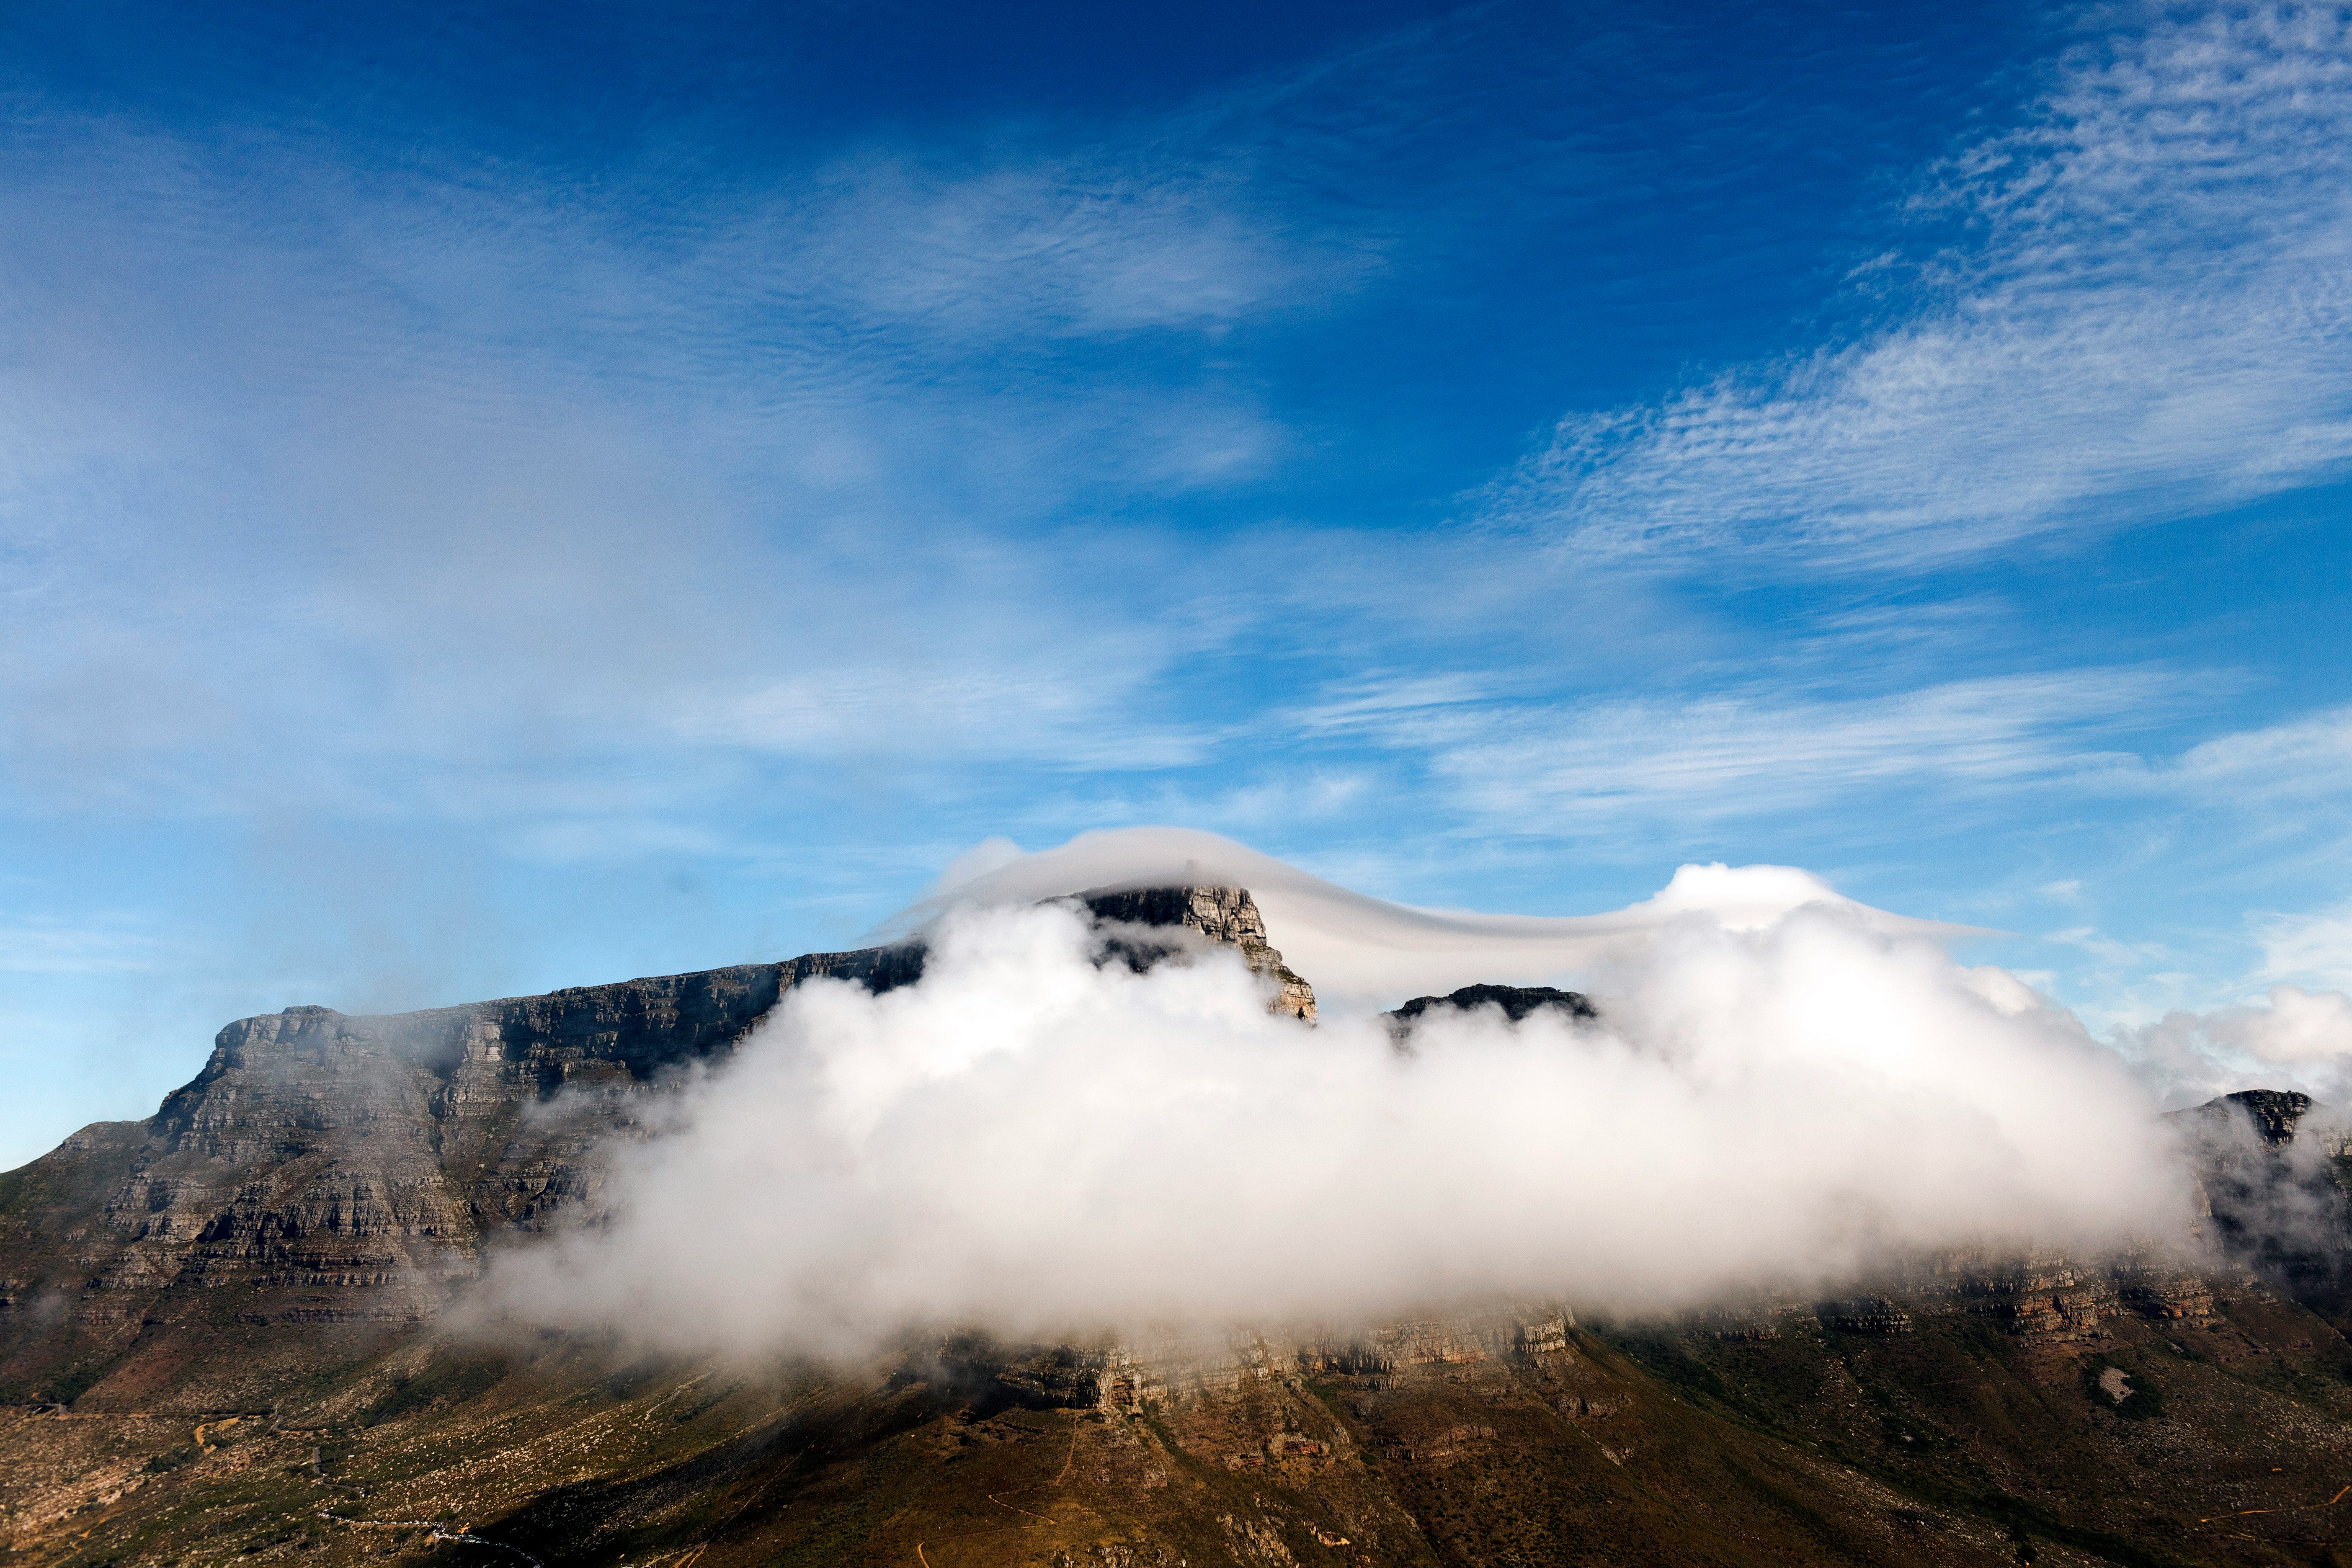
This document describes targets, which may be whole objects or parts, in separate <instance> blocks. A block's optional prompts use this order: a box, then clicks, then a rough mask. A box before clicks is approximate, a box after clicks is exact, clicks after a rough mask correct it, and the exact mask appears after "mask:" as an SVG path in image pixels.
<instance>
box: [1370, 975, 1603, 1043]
mask: <svg viewBox="0 0 2352 1568" xmlns="http://www.w3.org/2000/svg"><path fill="white" fill-rule="evenodd" d="M1433 1007H1452V1008H1454V1009H1456V1010H1458V1011H1461V1012H1464V1013H1468V1012H1474V1011H1475V1010H1476V1009H1478V1008H1480V1007H1500V1008H1501V1009H1502V1010H1503V1016H1505V1017H1506V1018H1508V1019H1509V1020H1510V1021H1511V1022H1512V1023H1514V1024H1517V1023H1519V1022H1521V1021H1523V1020H1525V1019H1526V1018H1527V1017H1528V1016H1529V1015H1531V1014H1533V1013H1535V1012H1536V1011H1537V1010H1538V1009H1539V1008H1544V1007H1553V1008H1557V1009H1559V1011H1560V1012H1561V1013H1563V1014H1565V1015H1566V1016H1569V1017H1570V1018H1597V1017H1599V1016H1601V1014H1600V1011H1599V1009H1597V1008H1595V1007H1594V1006H1593V1005H1592V1001H1591V998H1590V997H1588V996H1586V995H1585V994H1583V993H1582V992H1579V991H1561V990H1558V989H1556V988H1554V987H1552V986H1549V985H1465V986H1464V987H1462V989H1460V990H1459V991H1455V992H1453V993H1451V994H1447V995H1444V996H1416V997H1414V998H1413V999H1412V1001H1410V1002H1407V1003H1406V1004H1405V1005H1402V1007H1396V1008H1392V1009H1391V1010H1390V1011H1389V1012H1386V1013H1383V1014H1381V1016H1382V1017H1384V1018H1386V1019H1387V1020H1388V1021H1389V1032H1390V1033H1391V1034H1393V1035H1396V1036H1399V1037H1402V1036H1404V1035H1407V1034H1410V1033H1411V1032H1412V1026H1413V1025H1415V1024H1416V1023H1418V1022H1420V1021H1421V1019H1422V1018H1423V1016H1426V1015H1427V1014H1428V1012H1429V1010H1430V1009H1431V1008H1433Z"/></svg>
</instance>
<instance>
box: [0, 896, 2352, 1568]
mask: <svg viewBox="0 0 2352 1568" xmlns="http://www.w3.org/2000/svg"><path fill="white" fill-rule="evenodd" d="M1079 897H1080V899H1081V900H1082V901H1083V902H1084V903H1085V904H1086V905H1087V908H1088V910H1089V911H1090V913H1091V914H1092V915H1093V916H1094V917H1095V918H1096V919H1097V921H1099V922H1101V924H1102V929H1103V931H1105V932H1106V933H1107V937H1108V941H1107V942H1106V945H1105V954H1106V961H1107V962H1122V961H1123V962H1125V963H1129V964H1131V965H1133V966H1135V967H1138V968H1141V967H1148V966H1149V965H1150V964H1153V963H1164V962H1169V961H1170V960H1171V959H1172V958H1176V957H1178V955H1180V954H1181V953H1183V952H1188V951H1192V950H1195V949H1197V948H1198V947H1200V946H1201V945H1202V944H1212V943H1213V944H1222V945H1224V946H1229V947H1232V948H1234V949H1236V950H1238V951H1239V952H1240V953H1241V955H1242V957H1243V959H1244V962H1245V963H1247V964H1248V965H1249V967H1250V968H1251V969H1252V970H1253V972H1255V973H1257V974H1258V975H1259V976H1260V979H1261V982H1262V984H1263V985H1264V987H1265V994H1266V998H1267V1005H1268V1006H1269V1008H1270V1009H1271V1010H1273V1011H1276V1012H1277V1013H1280V1014H1282V1015H1284V1016H1288V1017H1290V1018H1293V1019H1295V1020H1297V1022H1298V1024H1299V1026H1301V1027H1306V1026H1310V1025H1311V1024H1312V1022H1313V1019H1314V995H1313V991H1312V988H1311V987H1310V986H1309V985H1308V984H1307V982H1306V981H1305V980H1304V979H1302V978H1301V977H1299V976H1298V975H1297V974H1296V973H1292V972H1291V971H1290V970H1289V969H1288V968H1287V967H1286V965H1285V964H1284V963H1283V960H1282V957H1281V954H1280V953H1279V952H1277V951H1276V949H1275V948H1274V947H1273V946H1272V945H1271V942H1270V941H1269V939H1268V933H1267V931H1266V929H1265V921H1264V920H1263V918H1262V916H1261V915H1260V913H1259V911H1258V909H1257V906H1256V904H1255V900H1253V899H1252V898H1251V896H1250V895H1249V893H1248V892H1247V891H1245V890H1244V889H1220V888H1163V889H1137V890H1120V891H1097V892H1092V893H1088V894H1084V895H1079ZM924 962H925V952H924V949H923V948H922V946H921V945H920V944H919V942H908V943H904V944H900V945H897V946H891V947H885V948H877V949H868V950H865V951H862V952H848V953H824V954H813V955H809V956H806V957H803V958H798V959H793V960H790V961H788V962H784V963H772V964H753V965H744V966H740V967H737V968H731V969H722V970H714V971H709V972H707V973H698V974H688V975H673V976H667V977H661V978H656V979H646V980H636V981H629V982H625V983H622V984H614V985H602V986H592V987H584V988H579V989H574V990H567V991H560V992H556V993H553V994H549V995H546V996H536V997H519V998H509V999H505V1000H501V1001H495V1002H485V1003H477V1004H473V1005H467V1006H462V1007H451V1008H441V1009H436V1010H433V1011H429V1012H424V1013H410V1014H401V1015H394V1016H374V1017H362V1016H345V1015H342V1014H340V1013H335V1012H332V1011H331V1010H328V1009H325V1008H319V1007H296V1008H289V1009H288V1010H287V1011H285V1012H283V1013H279V1014H274V1015H269V1016H264V1017H259V1018H248V1019H244V1020H240V1021H239V1022H237V1023H235V1024H231V1025H230V1026H227V1027H226V1028H225V1029H223V1030H222V1031H221V1033H220V1035H219V1037H218V1038H217V1040H216V1042H215V1047H214V1050H213V1054H212V1057H211V1058H210V1060H209V1061H208V1062H207V1063H206V1065H205V1068H204V1070H203V1072H202V1073H200V1074H199V1075H198V1076H197V1078H196V1079H194V1081H192V1082H191V1083H190V1084H188V1085H187V1086H186V1087H185V1088H184V1089H179V1090H177V1091H175V1092H174V1093H173V1094H172V1095H171V1096H169V1097H168V1098H167V1099H166V1100H164V1102H163V1106H162V1108H161V1109H160V1110H158V1111H157V1113H156V1114H155V1116H153V1117H152V1118H151V1119H149V1120H148V1121H144V1122H113V1123H100V1124H98V1125H96V1126H93V1127H90V1128H86V1129H84V1130H83V1131H81V1132H79V1133H77V1134H75V1135H74V1136H73V1137H72V1138H69V1139H68V1140H67V1141H66V1142H65V1143H64V1144H62V1145H61V1146H60V1147H59V1148H58V1150H56V1151H55V1152H52V1153H50V1154H48V1155H46V1156H44V1157H43V1158H41V1159H39V1160H37V1161H35V1162H33V1163H31V1164H29V1165H27V1166H25V1167H23V1168H22V1169H20V1170H18V1171H16V1172H13V1173H8V1174H7V1175H5V1176H0V1531H5V1535H6V1539H7V1541H8V1543H9V1550H10V1552H11V1557H10V1559H9V1561H12V1562H16V1561H21V1562H24V1563H214V1562H219V1563H227V1562H232V1561H234V1562H237V1563H247V1562H259V1561H266V1560H272V1559H283V1560H287V1561H298V1560H299V1561H303V1562H310V1563H334V1562H343V1561H347V1560H349V1561H357V1560H360V1559H378V1558H392V1559H397V1560H415V1561H446V1562H449V1563H491V1562H508V1563H518V1562H525V1563H609V1564H618V1563H634V1564H637V1565H639V1568H646V1565H649V1564H653V1563H668V1564H672V1565H674V1568H686V1565H688V1564H693V1565H695V1568H725V1565H728V1564H733V1563H848V1562H856V1563H866V1562H872V1563H917V1564H919V1565H921V1568H961V1565H964V1564H978V1563H1034V1564H1041V1565H1044V1564H1055V1565H1063V1568H1074V1565H1076V1564H1082V1563H1083V1564H1089V1565H1100V1568H1113V1565H1119V1568H1128V1565H1133V1564H1141V1563H1169V1564H1174V1563H1184V1564H1205V1563H1242V1564H1292V1563H1333V1564H1338V1563H1349V1564H1356V1563H1460V1564H1470V1563H1478V1564H1487V1563H1494V1564H1502V1563H1633V1562H1638V1563H1695V1564H1696V1563H1724V1564H1729V1563H1824V1562H1837V1563H2126V1564H2144V1563H2337V1562H2341V1561H2343V1560H2345V1557H2346V1556H2347V1555H2352V1544H2347V1545H2345V1546H2342V1547H2339V1546H2338V1545H2337V1544H2336V1543H2337V1542H2352V1496H2347V1494H2352V1342H2347V1339H2346V1338H2345V1335H2344V1333H2343V1332H2342V1330H2343V1329H2345V1328H2347V1327H2352V1321H2347V1310H2346V1305H2345V1300H2344V1281H2345V1279H2346V1277H2347V1268H2346V1258H2347V1237H2352V1205H2347V1197H2346V1194H2347V1189H2352V1157H2347V1151H2346V1145H2345V1142H2344V1139H2343V1138H2342V1136H2341V1135H2340V1134H2339V1133H2337V1132H2336V1130H2335V1128H2336V1124H2335V1123H2334V1122H2333V1121H2331V1120H2330V1118H2329V1116H2328V1115H2327V1113H2326V1111H2325V1110H2324V1108H2318V1107H2315V1106H2314V1105H2313V1104H2312V1103H2311V1102H2310V1101H2309V1100H2306V1099H2305V1098H2303V1097H2300V1096H2282V1095H2276V1094H2270V1093H2267V1092H2263V1091H2255V1092H2252V1093H2249V1094H2245V1095H2238V1096H2231V1097H2228V1098H2226V1099H2224V1100H2217V1101H2215V1102H2214V1103H2213V1104H2212V1105H2210V1106H2207V1107H2204V1108H2202V1109H2201V1110H2198V1111H2195V1112H2188V1113H2181V1114H2180V1115H2179V1116H2178V1117H2176V1118H2175V1121H2176V1124H2177V1125H2178V1126H2179V1130H2180V1131H2181V1135H2182V1141H2183V1146H2184V1149H2185V1151H2186V1157H2188V1158H2189V1159H2191V1160H2192V1161H2193V1162H2194V1163H2195V1167H2196V1169H2197V1171H2198V1173H2199V1176H2200V1184H2201V1185H2202V1188H2203V1190H2204V1192H2205V1194H2206V1197H2207V1202H2208V1206H2209V1209H2210V1225H2209V1226H2208V1231H2209V1235H2210V1240H2211V1243H2212V1246H2213V1248H2214V1253H2213V1258H2212V1259H2211V1260H2210V1262H2209V1263H2208V1264H2206V1265H2203V1266H2200V1268H2196V1269H2193V1270H2191V1269H2185V1268H2183V1267H2182V1266H2181V1265H2180V1263H2179V1261H2178V1260H2168V1259H2167V1258H2163V1257H2161V1256H2158V1255H2157V1254H2154V1253H2152V1252H2151V1253H2149V1254H2147V1255H2144V1256H2139V1257H2135V1258H2122V1259H2100V1260H2081V1259H2073V1258H2064V1257H2059V1256H2054V1255H2053V1256H2042V1257H2035V1258H1996V1257H1942V1258H1927V1259H1917V1260H1913V1261H1912V1262H1911V1263H1910V1264H1909V1265H1906V1267H1905V1268H1903V1269H1901V1270H1899V1271H1898V1272H1897V1273H1896V1274H1895V1275H1893V1276H1890V1277H1888V1278H1884V1279H1873V1280H1869V1281H1864V1282H1858V1283H1857V1284H1856V1285H1855V1286H1854V1287H1853V1289H1849V1290H1847V1291H1846V1292H1844V1293H1843V1294H1841V1295H1840V1296H1838V1297H1837V1298H1836V1299H1834V1300H1775V1299H1765V1298H1759V1299H1757V1300H1749V1301H1746V1302H1741V1303H1735V1304H1732V1305H1729V1306H1726V1307H1721V1308H1718V1309H1717V1310H1712V1311H1709V1312H1706V1313H1703V1314H1696V1315H1693V1316H1690V1317H1688V1318H1685V1319H1682V1320H1677V1321H1663V1322H1643V1321H1591V1320H1585V1321H1580V1320H1579V1319H1578V1317H1577V1316H1576V1315H1575V1314H1573V1313H1571V1312H1570V1311H1569V1310H1567V1309H1566V1308H1565V1307H1564V1306H1562V1305H1561V1304H1559V1303H1557V1302H1542V1301H1528V1302H1516V1301H1486V1302H1471V1303H1463V1302H1459V1301H1439V1302H1433V1304H1432V1310H1430V1311H1429V1312H1428V1313H1426V1314H1425V1315H1423V1316H1419V1317H1415V1318H1412V1319H1409V1320H1406V1321H1392V1322H1380V1323H1365V1324H1356V1325H1320V1326H1312V1327H1307V1328H1287V1329H1286V1328H1282V1327H1279V1326H1276V1325H1259V1326H1255V1327H1249V1328H1236V1329H1234V1330H1233V1331H1230V1332H1226V1333H1219V1334H1213V1335H1208V1336H1205V1337H1204V1336H1202V1335H1199V1334H1181V1335H1180V1334H1173V1333H1171V1334H1169V1335H1166V1336H1162V1337H1160V1338H1158V1339H1152V1340H1147V1341H1139V1342H1097V1343H1088V1344H1077V1345H1043V1344H1007V1343H1000V1342H993V1341H991V1340H989V1339H988V1338H986V1337H985V1336H984V1335H981V1334H979V1333H976V1332H966V1333H957V1334H950V1335H949V1336H947V1337H946V1338H943V1339H942V1338H938V1337H909V1338H908V1339H907V1340H906V1341H904V1342H900V1343H898V1345H896V1346H895V1347H893V1348H892V1349H891V1350H889V1351H888V1352H887V1353H883V1354H879V1355H877V1356H875V1357H874V1358H872V1359H871V1360H869V1361H866V1362H864V1363H858V1364H855V1365H842V1364H827V1363H816V1362H812V1361H808V1360H805V1359H795V1358H789V1357H782V1356H779V1357H776V1358H774V1359H772V1360H770V1361H767V1362H764V1363H757V1364H744V1363H721V1362H716V1361H713V1362H688V1361H679V1360H674V1359H659V1358H655V1359H645V1358H636V1357H633V1356H631V1355H630V1354H629V1353H627V1352H624V1351H622V1350H620V1349H618V1348H617V1347H616V1346H615V1345H614V1344H613V1343H610V1342H605V1341H603V1340H600V1339H598V1338H596V1337H594V1336H586V1335H580V1334H556V1333H541V1334H540V1335H539V1336H537V1337H536V1338H534V1339H532V1340H530V1342H526V1343H521V1344H515V1345H507V1346H503V1347H500V1348H495V1349H494V1348H490V1347H488V1346H487V1345H486V1344H485V1343H484V1342H479V1341H474V1340H468V1339H466V1338H463V1337H460V1336H458V1335H456V1334H454V1333H452V1332H451V1331H449V1330H448V1329H447V1327H446V1324H444V1323H443V1322H442V1321H439V1316H438V1314H439V1313H440V1311H441V1310H442V1308H443V1307H444V1305H445V1304H446V1302H447V1301H448V1300H450V1298H451V1296H452V1294H453V1293H454V1292H456V1291H457V1290H459V1289H462V1287H463V1285H464V1283H465V1282H466V1281H467V1280H468V1279H471V1278H472V1277H473V1275H474V1273H475V1271H476V1269H477V1268H478V1265H479V1262H480V1260H481V1258H482V1257H483V1256H484V1254H485V1252H486V1250H487V1249H488V1248H491V1247H497V1246H499V1245H509V1244H512V1243H513V1242H515V1241H516V1240H519V1239H527V1238H528V1236H529V1234H530V1233H532V1232H535V1231H540V1230H543V1229H545V1228H547V1227H548V1226H551V1225H552V1224H555V1223H558V1222H560V1221H562V1220H563V1219H564V1218H565V1217H566V1216H579V1215H593V1213H594V1211H595V1208H596V1205H598V1203H599V1194H600V1190H601V1185H602V1182H603V1179H604V1178H603V1171H602V1166H601V1159H600V1152H601V1151H603V1150H604V1149H606V1148H608V1147H610V1142H611V1141H612V1140H614V1139H616V1138H617V1139H628V1138H632V1137H644V1136H651V1135H652V1133H651V1131H649V1128H650V1123H651V1121H652V1112H653V1111H654V1110H656V1109H657V1106H658V1103H659V1099H660V1097H662V1096H665V1095H667V1094H669V1093H671V1092H673V1090H674V1089H675V1088H676V1086H677V1083H678V1082H679V1079H680V1074H681V1070H682V1069H684V1068H688V1066H690V1065H691V1064H694V1063H697V1062H707V1061H711V1060H715V1059H719V1058H724V1057H725V1056H726V1055H727V1054H728V1053H730V1052H731V1051H732V1050H734V1049H735V1048H736V1047H738V1045H739V1044H740V1042H741V1041H742V1039H743V1038H744V1037H745V1035H746V1034H747V1033H748V1032H749V1031H750V1030H751V1029H752V1028H753V1027H754V1026H756V1025H757V1024H758V1022H759V1021H760V1020H761V1018H762V1017H764V1016H766V1015H767V1014H768V1013H769V1012H770V1010H772V1008H773V1007H774V1006H775V1005H776V1003H777V1001H778V999H779V998H780V997H781V996H782V995H783V994H785V993H786V992H787V991H789V990H790V989H791V988H792V987H793V986H795V985H798V984H803V982H805V981H807V980H809V979H811V978H813V977H816V976H829V977H833V978H835V979H842V980H848V981H852V982H855V983H857V984H864V985H866V986H868V987H870V988H872V989H874V990H876V991H887V990H889V989H891V988H893V987H895V986H898V985H902V984H907V983H908V982H909V981H912V980H914V979H916V978H919V976H920V974H921V973H922V972H923V966H924ZM1448 1007H1453V1008H1479V1007H1493V1008H1496V1009H1498V1010H1499V1011H1500V1012H1501V1013H1502V1014H1503V1016H1507V1017H1510V1018H1514V1019H1517V1018H1522V1017H1525V1016H1528V1015H1529V1014H1530V1013H1532V1012H1534V1011H1536V1010H1538V1009H1542V1008H1549V1009H1554V1010H1556V1011H1557V1012H1558V1013H1559V1014H1560V1015H1561V1016H1565V1017H1567V1018H1570V1019H1571V1020H1573V1019H1580V1018H1590V1017H1591V1016H1593V1015H1594V1011H1595V1009H1594V1005H1593V1004H1592V1003H1591V1001H1590V1000H1589V999H1587V998H1584V997H1581V996H1579V995H1577V994H1574V993H1570V992H1557V991H1548V990H1540V989H1529V988H1517V987H1507V986H1475V987H1469V988H1465V990H1462V991H1458V992H1455V993H1454V994H1452V995H1451V996H1449V997H1444V998H1433V997H1422V998H1417V999H1415V1000H1414V1001H1412V1002H1411V1003H1408V1004H1406V1005H1403V1006H1402V1007H1400V1008H1399V1009H1398V1010H1397V1011H1396V1012H1395V1013H1393V1014H1391V1016H1390V1020H1391V1031H1392V1033H1393V1034H1395V1036H1396V1037H1398V1039H1399V1042H1400V1045H1401V1047H1403V1048H1412V1034H1413V1032H1414V1030H1415V1029H1416V1027H1417V1026H1419V1025H1420V1024H1421V1023H1422V1022H1423V1021H1425V1020H1426V1019H1427V1018H1428V1017H1429V1016H1431V1015H1432V1013H1433V1012H1434V1011H1436V1010H1438V1009H1442V1008H1448ZM559 1089H562V1090H567V1091H569V1092H565V1093H562V1094H558V1093H557V1092H556V1091H557V1090H559ZM1564 1199H1565V1200H1566V1201H1597V1202H1606V1201H1610V1195H1609V1194H1564ZM1676 1244H1677V1243H1676V1241H1675V1238H1674V1237H1661V1238H1660V1245H1662V1246H1673V1245H1676Z"/></svg>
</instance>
